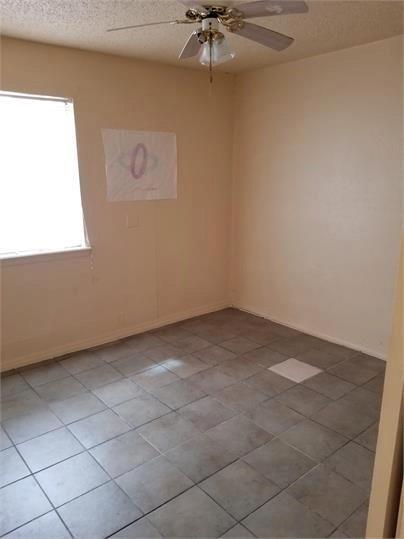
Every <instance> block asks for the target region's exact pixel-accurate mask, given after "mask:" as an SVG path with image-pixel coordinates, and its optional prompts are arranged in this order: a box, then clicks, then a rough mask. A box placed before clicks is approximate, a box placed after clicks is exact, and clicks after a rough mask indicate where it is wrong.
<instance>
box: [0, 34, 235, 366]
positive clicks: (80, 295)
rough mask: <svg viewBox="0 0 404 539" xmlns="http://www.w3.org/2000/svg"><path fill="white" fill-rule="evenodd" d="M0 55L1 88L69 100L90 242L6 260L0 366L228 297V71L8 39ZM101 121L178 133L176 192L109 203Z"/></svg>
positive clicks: (184, 314)
mask: <svg viewBox="0 0 404 539" xmlns="http://www.w3.org/2000/svg"><path fill="white" fill-rule="evenodd" d="M1 61H2V66H1V88H2V89H5V90H12V91H17V92H28V93H38V94H45V95H57V96H69V97H73V98H74V103H75V113H76V124H77V137H78V153H79V165H80V177H81V188H82V196H83V204H84V212H85V217H86V221H87V227H88V233H89V237H90V242H91V245H92V248H93V250H92V255H91V256H89V255H81V256H72V255H60V256H56V257H36V258H35V259H28V260H25V261H18V262H17V263H10V262H7V263H3V265H2V268H1V281H2V315H3V316H2V321H3V324H2V325H3V328H2V329H3V350H2V352H3V353H2V368H3V369H7V368H11V367H14V366H17V365H21V364H24V363H29V362H32V361H35V360H38V359H45V358H47V357H52V356H54V355H58V354H61V353H63V352H66V351H70V350H73V349H80V348H84V347H86V346H91V345H95V344H98V343H101V342H105V341H110V340H113V339H115V338H118V337H120V336H123V335H126V334H130V333H134V332H136V331H139V330H141V329H143V328H149V327H152V326H156V325H160V324H162V323H164V322H168V321H170V320H176V319H180V318H185V317H187V316H192V315H193V314H198V313H200V312H205V311H209V310H213V309H215V308H218V307H220V306H223V305H227V303H228V294H227V292H228V286H227V279H228V255H229V212H230V196H229V191H230V186H231V151H232V100H231V95H232V87H233V79H232V78H231V77H228V76H225V75H216V76H215V84H214V89H213V93H212V96H210V92H209V79H208V77H207V74H206V73H204V72H200V71H191V70H185V69H176V68H170V67H165V66H161V65H158V64H147V63H143V62H137V61H134V60H129V59H124V58H118V57H113V56H107V55H102V54H95V53H88V52H83V51H78V50H73V49H66V48H62V47H53V46H45V45H40V44H34V43H29V42H24V41H18V40H10V39H4V40H3V41H2V50H1ZM229 96H230V97H229ZM103 127H109V128H124V129H135V130H143V129H144V130H152V131H174V132H176V133H177V144H178V159H179V162H178V200H168V201H164V200H162V201H145V202H128V203H125V202H120V203H107V202H106V198H105V190H106V186H105V171H104V158H103V148H102V141H101V133H100V130H101V128H103ZM127 216H130V219H131V220H132V221H135V222H136V221H138V227H136V228H130V229H128V228H127V227H126V218H127Z"/></svg>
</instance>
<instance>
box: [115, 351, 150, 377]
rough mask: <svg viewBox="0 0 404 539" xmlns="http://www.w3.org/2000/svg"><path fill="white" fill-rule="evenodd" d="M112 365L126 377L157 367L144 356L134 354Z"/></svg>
mask: <svg viewBox="0 0 404 539" xmlns="http://www.w3.org/2000/svg"><path fill="white" fill-rule="evenodd" d="M110 365H111V366H113V367H114V369H116V370H117V371H119V372H120V373H121V374H123V375H124V376H133V375H134V374H137V373H139V372H143V371H145V370H147V369H151V368H152V367H155V366H156V363H155V361H153V360H152V359H150V358H148V357H146V356H145V355H144V354H133V355H131V356H129V357H126V358H123V359H118V361H114V362H113V363H110Z"/></svg>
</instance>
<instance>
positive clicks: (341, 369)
mask: <svg viewBox="0 0 404 539" xmlns="http://www.w3.org/2000/svg"><path fill="white" fill-rule="evenodd" d="M328 372H329V373H331V374H334V375H335V376H338V377H339V378H342V379H343V380H346V381H347V382H351V383H352V384H356V385H362V384H364V383H365V382H368V381H369V380H371V379H372V378H374V377H375V376H377V374H378V372H377V371H375V370H373V369H369V368H367V367H365V366H362V365H360V364H359V363H357V362H356V361H355V358H352V359H349V360H348V361H344V362H343V363H339V364H338V365H336V366H335V367H332V368H331V369H329V370H328Z"/></svg>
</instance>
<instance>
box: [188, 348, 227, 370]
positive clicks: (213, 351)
mask: <svg viewBox="0 0 404 539" xmlns="http://www.w3.org/2000/svg"><path fill="white" fill-rule="evenodd" d="M193 355H194V356H196V357H197V358H198V359H201V360H202V361H203V362H204V363H206V364H207V365H210V366H211V367H214V366H215V365H218V364H219V363H222V362H223V361H227V360H229V359H234V358H236V357H237V356H236V354H234V353H233V352H230V350H226V348H223V347H222V346H209V347H208V348H203V349H202V350H199V351H197V352H194V353H193Z"/></svg>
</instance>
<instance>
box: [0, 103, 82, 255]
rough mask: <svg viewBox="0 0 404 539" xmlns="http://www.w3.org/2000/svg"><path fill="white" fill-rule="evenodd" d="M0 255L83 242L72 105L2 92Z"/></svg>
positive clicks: (78, 245)
mask: <svg viewBox="0 0 404 539" xmlns="http://www.w3.org/2000/svg"><path fill="white" fill-rule="evenodd" d="M0 155H1V157H0V256H13V255H24V254H33V253H40V252H48V251H64V250H68V249H74V248H82V247H85V246H86V235H85V230H84V221H83V211H82V207H81V195H80V181H79V172H78V164H77V150H76V133H75V124H74V112H73V104H72V103H71V102H70V101H68V100H63V99H52V98H49V99H48V98H38V97H36V96H25V95H24V96H22V95H19V94H4V93H3V94H1V93H0Z"/></svg>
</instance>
